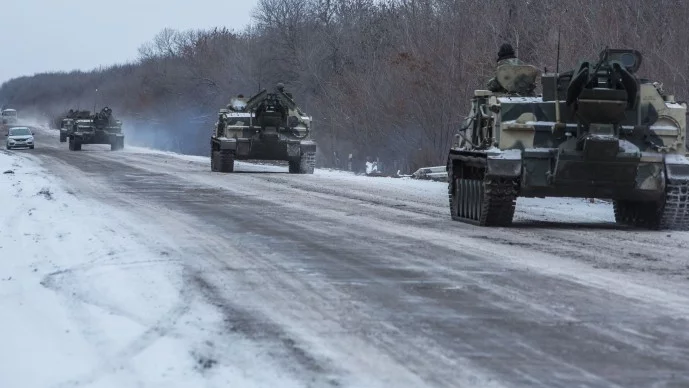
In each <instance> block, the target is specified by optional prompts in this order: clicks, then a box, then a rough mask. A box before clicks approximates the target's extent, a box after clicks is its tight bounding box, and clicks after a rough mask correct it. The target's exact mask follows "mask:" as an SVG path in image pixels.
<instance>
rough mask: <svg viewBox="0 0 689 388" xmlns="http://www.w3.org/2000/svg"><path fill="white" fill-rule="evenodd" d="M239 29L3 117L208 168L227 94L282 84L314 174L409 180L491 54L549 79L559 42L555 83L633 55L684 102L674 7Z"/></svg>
mask: <svg viewBox="0 0 689 388" xmlns="http://www.w3.org/2000/svg"><path fill="white" fill-rule="evenodd" d="M252 18H253V19H252V22H251V23H250V25H249V26H247V27H245V28H242V29H236V28H234V26H219V27H217V28H215V29H212V30H191V31H178V30H173V29H165V30H162V31H160V32H159V33H158V34H157V35H156V36H154V37H148V38H147V37H143V38H142V46H141V47H140V48H139V57H138V58H137V60H136V61H133V62H130V63H126V64H117V65H112V66H109V67H103V68H98V69H94V70H91V71H72V72H48V73H42V74H35V75H27V76H25V77H20V78H15V79H12V80H9V81H7V82H5V83H4V84H2V86H1V87H0V104H5V105H7V106H11V107H14V108H17V109H19V110H26V111H32V112H35V113H36V114H40V115H42V116H43V117H45V118H46V120H50V118H52V117H55V116H56V115H59V114H61V113H63V112H64V111H66V110H68V109H70V108H77V107H78V108H80V109H91V110H92V109H93V107H94V106H95V107H98V108H100V107H101V106H106V105H107V106H109V107H111V108H112V109H113V111H114V114H115V116H117V117H118V118H120V119H122V120H123V122H124V128H125V131H126V134H127V136H128V143H130V144H136V145H142V146H150V147H155V148H158V149H163V150H170V151H175V152H182V153H188V154H197V155H209V136H210V133H211V128H212V126H213V123H214V122H215V120H216V119H217V112H218V109H220V108H221V107H224V106H225V105H226V104H227V103H228V102H229V99H230V97H232V96H235V95H237V94H245V95H250V94H253V93H255V92H257V91H258V90H259V89H261V88H272V87H273V86H274V85H275V84H276V83H277V82H283V83H284V84H285V85H286V88H287V89H288V90H289V91H290V92H291V93H292V94H293V95H294V97H295V100H296V101H297V103H298V104H299V105H300V106H301V107H302V108H303V110H305V111H306V112H307V113H308V114H310V115H312V116H313V117H314V129H313V136H314V138H315V140H316V141H317V143H318V147H319V152H318V156H317V165H318V166H319V167H329V168H346V166H347V159H348V155H350V154H351V155H352V156H353V159H354V161H355V163H356V164H355V165H356V166H359V168H360V166H361V164H362V162H363V161H365V160H366V158H378V159H379V161H380V163H381V167H383V168H384V169H385V170H387V171H397V170H400V171H402V172H403V173H410V172H413V171H414V170H415V169H417V168H419V167H422V166H430V165H442V164H444V161H445V159H446V155H447V151H448V148H449V147H450V145H451V141H452V137H453V135H454V133H455V132H456V130H457V129H458V128H459V126H460V125H461V122H462V121H463V119H464V117H465V116H466V114H467V113H468V109H469V99H470V97H471V95H472V93H473V90H475V89H479V88H484V87H485V84H486V81H487V80H488V79H489V78H490V77H491V76H493V74H494V71H495V66H496V59H497V51H498V48H499V47H500V45H501V44H502V43H504V42H507V43H511V44H512V45H513V47H514V48H515V50H516V52H517V56H518V57H519V58H520V59H521V60H523V61H526V62H528V63H530V64H532V65H535V66H537V67H538V68H540V69H546V68H547V69H549V70H550V71H553V70H555V68H556V67H557V66H558V63H557V59H558V42H559V48H560V52H559V69H560V70H561V71H562V70H563V69H565V70H566V69H569V68H571V67H573V66H575V65H576V64H577V63H578V62H579V61H580V60H582V59H597V58H598V53H599V52H600V51H601V50H603V49H604V48H605V47H606V46H609V47H611V48H633V49H637V50H640V51H641V52H642V54H643V56H644V60H643V64H642V66H641V70H640V73H641V75H642V76H643V77H646V78H650V79H653V80H658V81H660V82H662V83H663V84H664V88H665V90H667V91H668V92H669V93H671V94H674V95H676V96H677V98H678V99H679V100H684V99H686V97H687V96H689V82H688V80H687V75H688V74H689V35H688V34H687V32H686V30H685V28H684V27H685V23H686V22H687V20H689V2H687V1H686V0H655V1H653V2H649V1H646V0H570V1H566V2H565V1H560V0H383V1H377V0H259V2H258V4H257V6H256V8H255V10H254V12H253V16H252ZM558 37H559V39H558ZM146 39H150V41H148V42H146ZM85 50H90V49H85ZM85 55H97V53H96V52H85Z"/></svg>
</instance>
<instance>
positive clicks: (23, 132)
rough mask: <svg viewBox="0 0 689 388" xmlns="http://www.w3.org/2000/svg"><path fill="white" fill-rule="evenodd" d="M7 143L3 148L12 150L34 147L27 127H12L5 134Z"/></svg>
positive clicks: (31, 135) (31, 133) (31, 134)
mask: <svg viewBox="0 0 689 388" xmlns="http://www.w3.org/2000/svg"><path fill="white" fill-rule="evenodd" d="M5 136H7V142H5V147H7V149H8V150H9V149H12V148H27V147H28V148H31V149H33V147H34V138H33V132H31V129H29V128H28V127H12V128H10V129H9V131H8V132H7V135H5Z"/></svg>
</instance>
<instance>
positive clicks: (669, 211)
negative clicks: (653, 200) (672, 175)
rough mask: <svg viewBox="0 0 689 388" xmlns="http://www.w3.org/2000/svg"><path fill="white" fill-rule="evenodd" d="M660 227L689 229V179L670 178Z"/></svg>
mask: <svg viewBox="0 0 689 388" xmlns="http://www.w3.org/2000/svg"><path fill="white" fill-rule="evenodd" d="M660 228H662V229H673V230H689V180H686V179H685V180H678V179H673V180H668V183H667V192H666V194H665V206H664V208H663V213H662V215H661V217H660Z"/></svg>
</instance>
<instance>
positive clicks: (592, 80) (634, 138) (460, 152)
mask: <svg viewBox="0 0 689 388" xmlns="http://www.w3.org/2000/svg"><path fill="white" fill-rule="evenodd" d="M641 62H642V55H641V53H639V52H638V51H636V50H623V49H605V50H603V51H602V52H601V53H600V56H599V58H598V59H597V60H591V61H589V60H586V61H582V62H581V63H580V64H579V66H577V67H576V68H574V69H571V70H569V71H566V72H563V73H545V74H542V75H541V86H542V94H541V95H539V96H536V95H535V93H534V90H535V88H534V86H535V85H536V80H537V78H538V76H539V71H538V70H537V69H536V68H535V67H534V66H531V65H526V64H504V65H502V66H498V68H497V76H496V79H497V81H498V82H499V83H500V85H502V87H503V89H502V90H501V91H499V92H493V91H490V90H476V91H475V92H474V96H473V98H472V100H471V105H470V109H469V116H468V117H467V119H466V123H465V125H464V126H463V127H462V128H461V129H460V130H459V131H458V133H457V135H456V136H455V141H454V144H453V145H452V146H451V148H450V150H449V153H448V157H447V174H448V193H449V207H450V214H451V217H452V219H453V220H456V221H460V222H466V223H472V224H476V225H482V226H508V225H510V224H511V223H512V221H513V216H514V212H515V203H516V199H517V198H518V197H537V198H545V197H579V198H600V199H608V200H611V201H612V203H613V207H614V213H615V220H616V222H617V223H619V224H623V225H630V226H636V227H642V228H649V229H676V230H689V159H688V158H687V156H686V154H687V149H686V114H687V104H686V103H684V102H679V101H676V100H675V98H674V96H672V95H669V94H667V93H665V92H664V91H663V88H662V84H660V83H658V82H654V81H652V80H647V79H642V78H639V77H638V76H637V74H636V73H637V70H638V69H639V66H640V65H641Z"/></svg>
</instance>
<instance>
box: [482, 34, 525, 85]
mask: <svg viewBox="0 0 689 388" xmlns="http://www.w3.org/2000/svg"><path fill="white" fill-rule="evenodd" d="M525 64H526V63H524V62H522V61H521V60H519V59H518V58H517V57H516V55H515V53H514V48H512V45H511V44H509V43H503V44H502V46H500V50H498V64H497V66H496V68H497V67H500V66H502V65H517V66H520V65H525ZM487 87H488V90H490V91H491V92H493V93H506V92H507V90H505V88H504V87H503V86H502V85H500V82H498V79H497V77H493V78H491V79H490V80H488V84H487Z"/></svg>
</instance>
